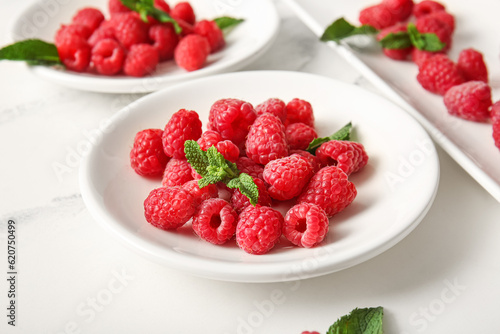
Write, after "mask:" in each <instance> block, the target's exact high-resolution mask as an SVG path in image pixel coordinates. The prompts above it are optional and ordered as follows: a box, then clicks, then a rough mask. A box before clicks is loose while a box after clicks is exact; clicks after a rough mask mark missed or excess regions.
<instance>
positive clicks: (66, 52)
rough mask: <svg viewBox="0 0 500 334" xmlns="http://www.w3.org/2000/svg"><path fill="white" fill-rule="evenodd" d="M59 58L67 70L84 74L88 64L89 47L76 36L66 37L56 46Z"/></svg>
mask: <svg viewBox="0 0 500 334" xmlns="http://www.w3.org/2000/svg"><path fill="white" fill-rule="evenodd" d="M56 46H57V52H58V53H59V58H60V59H61V61H62V63H63V64H64V66H66V68H67V69H68V70H71V71H75V72H84V71H86V70H87V68H88V66H89V64H90V45H89V44H88V43H87V41H86V40H85V39H84V38H82V37H80V36H77V35H71V36H70V35H66V37H64V38H62V41H61V42H60V43H57V44H56Z"/></svg>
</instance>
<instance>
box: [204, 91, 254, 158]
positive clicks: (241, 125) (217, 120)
mask: <svg viewBox="0 0 500 334" xmlns="http://www.w3.org/2000/svg"><path fill="white" fill-rule="evenodd" d="M256 117H257V116H256V114H255V110H254V109H253V106H252V105H251V104H250V103H248V102H245V101H242V100H238V99H221V100H218V101H216V102H215V103H214V104H213V105H212V106H211V108H210V112H209V115H208V124H207V127H208V129H209V130H215V131H217V132H219V133H220V135H221V136H222V138H223V139H224V140H225V139H228V140H231V141H232V142H233V143H235V144H236V145H237V146H238V147H239V148H240V149H241V148H242V147H243V144H244V143H245V138H246V136H247V134H248V130H249V128H250V126H251V125H252V123H253V122H254V121H255V118H256Z"/></svg>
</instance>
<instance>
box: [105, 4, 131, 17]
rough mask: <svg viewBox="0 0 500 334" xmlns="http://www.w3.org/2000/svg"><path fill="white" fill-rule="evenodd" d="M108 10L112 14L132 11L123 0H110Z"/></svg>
mask: <svg viewBox="0 0 500 334" xmlns="http://www.w3.org/2000/svg"><path fill="white" fill-rule="evenodd" d="M108 10H109V13H110V14H111V16H113V14H116V13H127V12H130V11H131V9H129V8H128V7H127V6H125V5H124V4H122V2H121V0H109V1H108Z"/></svg>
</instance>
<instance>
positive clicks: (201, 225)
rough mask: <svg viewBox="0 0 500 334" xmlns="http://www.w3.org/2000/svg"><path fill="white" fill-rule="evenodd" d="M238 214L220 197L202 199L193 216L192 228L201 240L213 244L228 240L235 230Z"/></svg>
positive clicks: (220, 243)
mask: <svg viewBox="0 0 500 334" xmlns="http://www.w3.org/2000/svg"><path fill="white" fill-rule="evenodd" d="M237 223H238V214H237V213H236V211H235V210H234V209H233V207H232V206H231V205H230V204H229V203H228V202H226V201H225V200H223V199H222V198H211V199H207V200H205V201H203V202H202V203H201V204H200V206H199V207H198V209H197V210H196V213H195V214H194V217H193V230H194V232H195V233H196V234H197V235H198V236H199V237H200V238H201V239H203V240H206V241H208V242H210V243H212V244H214V245H222V244H224V243H226V242H227V241H229V240H230V239H231V238H232V237H233V236H234V234H235V232H236V224H237Z"/></svg>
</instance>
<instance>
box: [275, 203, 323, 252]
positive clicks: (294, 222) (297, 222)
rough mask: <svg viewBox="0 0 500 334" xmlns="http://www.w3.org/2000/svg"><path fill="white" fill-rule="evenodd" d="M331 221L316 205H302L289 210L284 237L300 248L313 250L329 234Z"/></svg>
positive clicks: (284, 226)
mask: <svg viewBox="0 0 500 334" xmlns="http://www.w3.org/2000/svg"><path fill="white" fill-rule="evenodd" d="M329 224H330V222H329V220H328V217H327V216H326V213H325V211H324V210H323V209H321V208H320V207H319V206H317V205H316V204H311V203H300V204H296V205H294V206H293V207H291V208H290V210H288V212H287V213H286V215H285V221H284V223H283V235H284V236H285V238H287V239H288V240H289V241H290V242H291V243H293V244H294V245H297V246H299V247H305V248H311V247H314V246H316V245H317V244H319V243H320V242H321V241H323V239H324V238H325V236H326V234H327V233H328V228H329Z"/></svg>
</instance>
